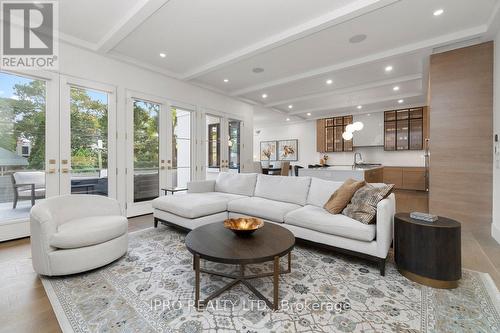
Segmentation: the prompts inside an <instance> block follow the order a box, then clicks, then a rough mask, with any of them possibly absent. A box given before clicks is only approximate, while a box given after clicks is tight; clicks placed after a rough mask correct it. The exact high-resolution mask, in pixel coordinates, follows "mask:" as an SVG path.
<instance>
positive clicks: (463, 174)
mask: <svg viewBox="0 0 500 333" xmlns="http://www.w3.org/2000/svg"><path fill="white" fill-rule="evenodd" d="M492 121H493V43H492V42H488V43H483V44H479V45H474V46H471V47H466V48H462V49H458V50H453V51H450V52H445V53H441V54H435V55H432V56H431V61H430V139H431V145H430V146H431V158H430V196H429V210H430V212H431V213H433V214H438V215H444V216H447V217H450V218H454V219H457V220H458V221H460V222H462V223H463V227H464V228H474V227H475V226H477V224H489V223H491V219H492V216H491V213H492V163H493V154H492V139H493V128H492Z"/></svg>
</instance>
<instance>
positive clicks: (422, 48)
mask: <svg viewBox="0 0 500 333" xmlns="http://www.w3.org/2000/svg"><path fill="white" fill-rule="evenodd" d="M486 31H487V26H486V25H482V26H479V27H474V28H471V29H466V30H461V31H457V32H453V33H450V34H447V35H441V36H438V37H435V38H431V39H427V40H424V41H420V42H416V43H412V44H407V45H404V46H402V47H397V48H394V49H391V50H387V51H383V52H379V53H375V54H371V55H368V56H365V57H360V58H356V59H352V60H348V61H346V62H342V63H338V64H335V65H331V66H326V67H321V68H317V69H313V70H311V71H307V72H304V73H300V74H295V75H291V76H287V77H283V78H281V79H277V80H273V81H268V82H265V83H262V84H257V85H253V86H250V87H247V88H243V89H239V90H236V91H234V92H232V93H231V95H232V96H241V95H245V94H248V93H252V92H255V91H259V90H264V89H269V88H272V87H276V86H280V85H284V84H288V83H291V82H295V81H300V80H304V79H309V78H313V77H318V76H322V75H326V74H328V73H330V74H331V73H333V72H337V71H340V70H346V69H349V68H352V67H357V66H361V65H366V64H370V63H376V62H381V61H384V60H387V59H389V58H393V57H397V56H402V55H407V54H412V53H417V52H423V53H424V52H425V53H426V54H428V55H430V54H431V52H432V49H433V48H434V47H438V46H443V45H446V44H449V43H454V42H459V41H464V40H467V39H470V38H474V37H480V36H482V35H483V34H484V33H485V32H486Z"/></svg>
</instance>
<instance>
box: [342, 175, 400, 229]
mask: <svg viewBox="0 0 500 333" xmlns="http://www.w3.org/2000/svg"><path fill="white" fill-rule="evenodd" d="M393 188H394V184H390V185H384V186H382V187H374V186H372V185H370V184H366V185H365V186H363V187H362V188H360V189H359V190H358V191H357V192H356V193H355V194H354V195H353V197H352V199H351V203H350V204H348V205H347V207H346V208H345V209H344V210H343V211H342V214H344V215H345V216H348V217H350V218H352V219H354V220H356V221H359V222H361V223H364V224H374V223H376V219H375V218H376V216H377V204H378V203H379V202H380V201H381V200H382V199H385V198H387V197H388V196H389V194H391V192H392V190H393Z"/></svg>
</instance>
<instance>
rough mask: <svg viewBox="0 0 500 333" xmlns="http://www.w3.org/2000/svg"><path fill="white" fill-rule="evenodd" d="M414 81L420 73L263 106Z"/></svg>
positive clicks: (419, 76) (267, 105)
mask: <svg viewBox="0 0 500 333" xmlns="http://www.w3.org/2000/svg"><path fill="white" fill-rule="evenodd" d="M415 80H422V74H421V73H418V74H411V75H405V76H399V77H395V78H391V79H387V80H380V81H374V82H369V83H365V84H360V85H356V86H351V87H347V88H341V89H332V90H329V91H324V92H321V93H316V94H309V95H303V96H299V97H295V98H290V99H287V100H281V101H276V102H271V103H268V104H265V105H264V106H265V107H273V106H278V105H283V104H289V103H295V102H299V101H305V100H309V99H314V98H319V97H325V96H332V95H342V94H349V93H353V92H357V91H361V90H366V89H372V88H378V87H383V86H388V85H393V84H398V83H402V82H408V81H415Z"/></svg>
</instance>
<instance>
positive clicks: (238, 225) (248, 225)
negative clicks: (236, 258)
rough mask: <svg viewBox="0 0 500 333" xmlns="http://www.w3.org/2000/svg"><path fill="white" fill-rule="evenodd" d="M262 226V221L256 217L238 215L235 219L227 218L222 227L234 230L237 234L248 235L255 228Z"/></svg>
mask: <svg viewBox="0 0 500 333" xmlns="http://www.w3.org/2000/svg"><path fill="white" fill-rule="evenodd" d="M263 226H264V221H262V220H261V219H258V218H256V217H240V218H237V219H227V220H225V221H224V227H225V228H227V229H229V230H231V231H232V232H234V233H235V234H236V235H237V236H240V237H246V236H250V235H251V234H253V233H254V232H255V230H257V229H260V228H262V227H263Z"/></svg>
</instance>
